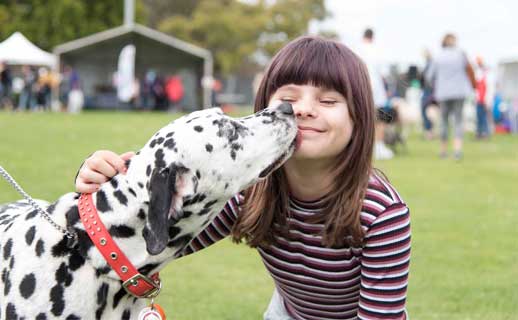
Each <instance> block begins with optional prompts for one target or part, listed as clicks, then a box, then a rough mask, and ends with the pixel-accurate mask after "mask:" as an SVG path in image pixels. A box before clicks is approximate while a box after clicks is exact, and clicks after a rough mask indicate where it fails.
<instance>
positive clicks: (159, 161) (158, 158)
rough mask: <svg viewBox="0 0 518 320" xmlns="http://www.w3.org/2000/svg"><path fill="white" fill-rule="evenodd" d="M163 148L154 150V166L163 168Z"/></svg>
mask: <svg viewBox="0 0 518 320" xmlns="http://www.w3.org/2000/svg"><path fill="white" fill-rule="evenodd" d="M164 156H165V155H164V150H162V149H158V150H157V151H156V152H155V167H156V168H165V166H166V165H165V161H164Z"/></svg>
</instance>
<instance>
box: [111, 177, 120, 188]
mask: <svg viewBox="0 0 518 320" xmlns="http://www.w3.org/2000/svg"><path fill="white" fill-rule="evenodd" d="M110 184H111V185H112V187H113V188H114V189H117V187H118V186H119V183H118V182H117V179H111V180H110Z"/></svg>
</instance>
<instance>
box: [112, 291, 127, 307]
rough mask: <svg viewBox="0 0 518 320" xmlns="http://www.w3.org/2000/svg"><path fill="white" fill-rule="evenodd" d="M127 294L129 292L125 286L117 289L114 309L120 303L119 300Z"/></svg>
mask: <svg viewBox="0 0 518 320" xmlns="http://www.w3.org/2000/svg"><path fill="white" fill-rule="evenodd" d="M126 294H127V292H126V290H125V289H124V288H120V290H119V291H117V293H116V294H115V295H114V296H113V304H112V306H113V309H115V308H117V306H118V305H119V302H120V301H121V299H122V298H123V297H124V296H125V295H126Z"/></svg>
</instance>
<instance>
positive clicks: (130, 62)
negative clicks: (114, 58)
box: [116, 44, 135, 102]
mask: <svg viewBox="0 0 518 320" xmlns="http://www.w3.org/2000/svg"><path fill="white" fill-rule="evenodd" d="M116 81H117V96H118V97H119V100H120V101H122V102H129V101H130V100H131V98H132V97H133V95H134V93H135V92H134V91H135V85H134V81H135V46H134V45H132V44H128V45H127V46H125V47H124V48H122V50H121V53H120V55H119V66H118V70H117V79H116Z"/></svg>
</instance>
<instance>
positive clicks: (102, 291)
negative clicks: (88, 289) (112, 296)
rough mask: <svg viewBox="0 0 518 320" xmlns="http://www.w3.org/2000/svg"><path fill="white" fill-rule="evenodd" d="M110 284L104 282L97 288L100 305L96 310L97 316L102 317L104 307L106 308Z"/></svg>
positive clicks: (97, 317)
mask: <svg viewBox="0 0 518 320" xmlns="http://www.w3.org/2000/svg"><path fill="white" fill-rule="evenodd" d="M108 288H109V287H108V284H106V283H105V282H103V284H102V285H101V286H100V287H99V289H98V290H97V305H98V306H99V307H98V308H97V310H96V311H95V318H96V319H102V315H103V312H104V309H105V308H106V301H107V300H108V299H107V296H108Z"/></svg>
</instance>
